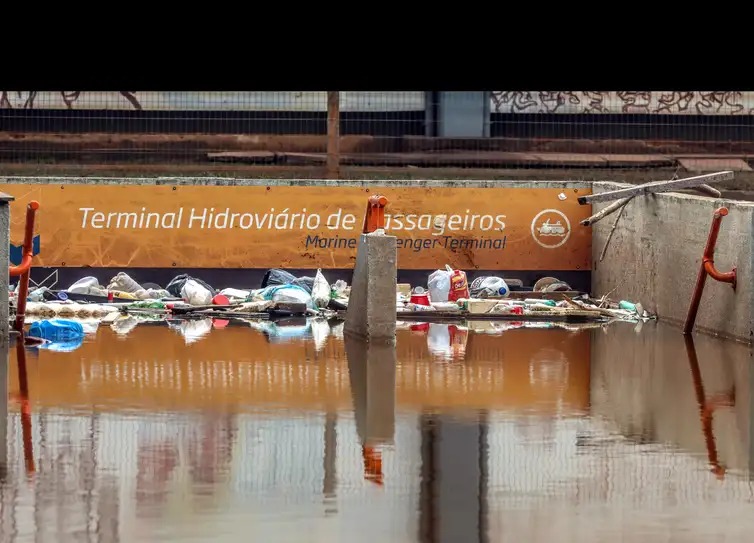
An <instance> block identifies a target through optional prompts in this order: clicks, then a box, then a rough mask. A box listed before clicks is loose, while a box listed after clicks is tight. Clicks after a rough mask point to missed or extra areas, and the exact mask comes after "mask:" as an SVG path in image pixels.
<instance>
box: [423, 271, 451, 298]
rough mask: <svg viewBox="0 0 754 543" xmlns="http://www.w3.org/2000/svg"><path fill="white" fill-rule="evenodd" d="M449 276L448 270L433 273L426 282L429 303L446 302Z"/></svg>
mask: <svg viewBox="0 0 754 543" xmlns="http://www.w3.org/2000/svg"><path fill="white" fill-rule="evenodd" d="M450 275H451V273H450V272H449V271H448V270H436V271H433V272H432V274H431V275H430V276H429V280H428V281H427V287H428V288H429V300H430V301H431V302H447V301H448V294H449V293H450Z"/></svg>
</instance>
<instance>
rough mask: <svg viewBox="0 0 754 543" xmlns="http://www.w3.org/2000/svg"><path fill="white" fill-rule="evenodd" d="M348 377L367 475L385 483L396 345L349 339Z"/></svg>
mask: <svg viewBox="0 0 754 543" xmlns="http://www.w3.org/2000/svg"><path fill="white" fill-rule="evenodd" d="M344 341H345V347H346V356H347V358H348V376H349V379H350V382H351V395H352V396H353V410H354V418H355V419H356V432H357V433H358V435H359V439H360V440H361V446H362V455H363V462H364V475H365V477H366V478H367V479H369V480H371V481H374V482H376V483H378V484H381V483H382V457H381V453H380V450H379V447H380V445H382V444H384V443H389V442H392V440H393V435H394V433H395V365H396V357H395V344H389V343H366V342H363V341H361V340H358V339H355V338H353V337H349V336H346V337H345V339H344Z"/></svg>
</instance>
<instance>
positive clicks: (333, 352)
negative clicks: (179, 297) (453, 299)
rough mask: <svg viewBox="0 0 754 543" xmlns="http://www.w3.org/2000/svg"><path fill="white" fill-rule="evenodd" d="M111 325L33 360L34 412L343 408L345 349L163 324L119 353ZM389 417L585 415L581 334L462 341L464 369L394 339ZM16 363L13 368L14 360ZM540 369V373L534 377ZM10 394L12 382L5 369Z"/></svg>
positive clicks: (346, 396) (520, 333) (415, 341)
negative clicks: (439, 412) (473, 410)
mask: <svg viewBox="0 0 754 543" xmlns="http://www.w3.org/2000/svg"><path fill="white" fill-rule="evenodd" d="M123 345H124V344H123V342H122V340H121V339H119V338H118V337H117V336H116V335H115V334H114V333H113V332H112V331H111V330H110V329H109V327H102V328H101V329H100V330H99V331H98V332H97V340H96V341H93V342H85V343H84V344H83V345H82V346H81V347H80V348H79V349H78V350H77V351H76V353H77V355H78V356H79V357H80V358H79V360H76V361H74V360H73V359H71V358H70V356H69V355H66V354H64V353H63V354H61V353H55V352H50V351H42V352H40V354H39V357H38V358H30V360H29V361H28V366H29V372H28V373H29V387H30V390H31V391H32V392H31V393H32V395H33V397H34V398H36V400H35V401H36V402H38V403H39V405H42V406H56V407H60V406H64V405H68V406H73V405H81V403H82V402H84V403H86V404H96V405H98V406H100V407H101V408H102V409H122V408H123V407H140V408H152V409H164V408H167V409H171V410H186V409H218V408H222V409H236V410H246V409H254V408H260V407H263V406H285V407H287V408H302V409H319V408H320V407H321V406H322V405H323V404H325V403H326V402H327V403H328V404H330V403H331V404H332V405H333V406H334V407H336V408H338V409H339V410H343V409H346V410H350V409H351V407H352V400H351V392H350V386H349V376H348V365H347V362H346V357H345V352H344V348H343V343H342V342H341V341H338V340H335V339H334V338H332V337H331V338H329V339H328V341H327V342H326V343H325V345H324V349H323V350H322V351H321V352H319V353H317V352H316V350H315V346H314V344H313V343H312V342H311V341H309V340H305V339H298V340H293V341H291V342H290V343H279V344H274V345H273V344H270V343H269V342H268V341H267V340H266V339H265V337H264V335H262V334H261V333H258V332H255V331H253V330H250V329H248V328H242V327H230V328H226V329H225V330H222V331H215V332H213V333H211V334H209V335H207V336H206V337H204V338H202V339H200V340H199V341H197V342H195V343H192V344H190V345H186V343H185V341H184V339H183V338H182V337H181V336H180V335H178V334H177V333H175V332H173V331H171V330H168V329H167V328H165V327H154V326H138V327H137V328H135V329H134V330H133V331H132V332H131V333H130V335H129V339H128V350H124V348H123ZM397 358H398V360H399V365H398V367H397V368H396V387H397V388H396V403H397V406H398V409H408V408H415V407H423V406H427V405H428V406H432V407H433V408H438V409H446V408H449V407H451V406H456V407H477V408H494V407H497V408H514V409H519V408H531V409H539V410H542V411H551V410H554V409H571V410H577V411H578V410H584V409H585V408H586V406H587V405H588V401H589V335H588V334H587V333H577V334H575V335H573V336H572V335H570V334H569V332H567V331H564V330H516V331H513V332H510V333H506V334H504V335H502V336H490V335H485V334H474V333H470V334H469V338H468V340H467V346H466V357H465V360H464V361H463V362H457V363H453V364H443V363H437V362H436V361H435V360H434V358H433V357H432V356H431V355H430V353H429V350H428V347H427V336H426V334H414V333H411V332H409V331H399V332H398V344H397ZM14 360H15V359H14ZM543 368H544V369H545V371H541V370H542V369H543ZM10 379H11V381H10V383H11V388H13V387H14V386H16V385H15V383H17V382H18V381H17V376H16V369H15V362H13V363H12V364H11V377H10Z"/></svg>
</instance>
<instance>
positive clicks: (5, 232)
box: [0, 192, 13, 365]
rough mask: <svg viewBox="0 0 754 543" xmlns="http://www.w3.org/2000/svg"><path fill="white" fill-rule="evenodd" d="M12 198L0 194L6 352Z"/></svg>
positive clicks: (1, 323)
mask: <svg viewBox="0 0 754 543" xmlns="http://www.w3.org/2000/svg"><path fill="white" fill-rule="evenodd" d="M12 201H13V197H12V196H10V195H8V194H5V193H2V192H0V269H2V270H3V272H2V274H0V277H1V278H2V279H0V343H1V344H2V345H3V346H4V347H3V348H4V349H5V350H6V352H7V347H8V343H9V340H10V324H9V321H8V285H9V280H10V278H9V276H8V266H10V203H11V202H12ZM0 361H2V363H3V364H6V365H7V356H3V354H2V353H0Z"/></svg>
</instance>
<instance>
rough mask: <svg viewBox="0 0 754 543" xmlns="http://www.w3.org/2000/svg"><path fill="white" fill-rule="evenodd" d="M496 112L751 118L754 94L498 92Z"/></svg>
mask: <svg viewBox="0 0 754 543" xmlns="http://www.w3.org/2000/svg"><path fill="white" fill-rule="evenodd" d="M492 112H493V113H625V114H637V113H653V114H676V115H678V114H681V115H751V114H752V113H754V92H731V91H723V92H720V91H713V92H710V91H697V92H695V91H681V92H678V91H672V92H663V91H638V92H637V91H618V92H600V91H576V92H570V91H494V92H492Z"/></svg>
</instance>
